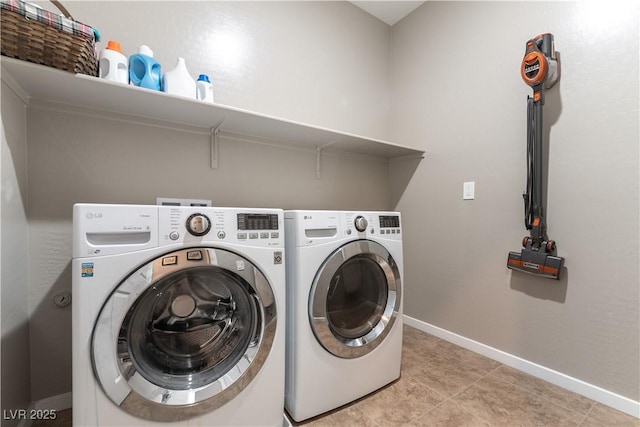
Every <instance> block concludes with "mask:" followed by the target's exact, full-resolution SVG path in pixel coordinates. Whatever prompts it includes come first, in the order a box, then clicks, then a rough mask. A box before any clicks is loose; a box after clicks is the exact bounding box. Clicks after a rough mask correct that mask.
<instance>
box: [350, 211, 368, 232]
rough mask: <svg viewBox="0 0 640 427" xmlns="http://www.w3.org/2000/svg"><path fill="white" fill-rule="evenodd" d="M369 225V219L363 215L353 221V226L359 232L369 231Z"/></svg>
mask: <svg viewBox="0 0 640 427" xmlns="http://www.w3.org/2000/svg"><path fill="white" fill-rule="evenodd" d="M368 224H369V223H368V222H367V219H366V218H365V217H363V216H361V215H358V216H357V217H356V219H355V221H353V225H355V226H356V230H358V231H364V230H366V229H367V225H368Z"/></svg>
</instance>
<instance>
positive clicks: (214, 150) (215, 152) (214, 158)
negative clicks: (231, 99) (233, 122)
mask: <svg viewBox="0 0 640 427" xmlns="http://www.w3.org/2000/svg"><path fill="white" fill-rule="evenodd" d="M223 121H224V119H222V120H221V121H220V123H218V124H217V125H215V126H213V127H212V128H210V129H209V144H210V145H211V169H218V165H219V160H220V158H219V147H220V141H219V138H218V134H219V133H220V125H222V122H223Z"/></svg>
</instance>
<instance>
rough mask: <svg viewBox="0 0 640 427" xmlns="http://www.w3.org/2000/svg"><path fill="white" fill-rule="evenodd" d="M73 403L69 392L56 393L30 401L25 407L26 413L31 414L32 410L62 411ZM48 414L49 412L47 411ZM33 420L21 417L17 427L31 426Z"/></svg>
mask: <svg viewBox="0 0 640 427" xmlns="http://www.w3.org/2000/svg"><path fill="white" fill-rule="evenodd" d="M72 405H73V398H72V395H71V392H69V393H63V394H58V395H56V396H51V397H47V398H45V399H42V400H36V401H35V402H31V405H29V408H27V413H28V414H31V413H32V412H33V411H55V412H58V411H63V410H65V409H69V408H71V406H72ZM49 414H50V413H49ZM32 423H33V421H32V420H31V419H29V418H28V417H27V418H23V419H22V420H20V423H19V424H18V427H31V424H32Z"/></svg>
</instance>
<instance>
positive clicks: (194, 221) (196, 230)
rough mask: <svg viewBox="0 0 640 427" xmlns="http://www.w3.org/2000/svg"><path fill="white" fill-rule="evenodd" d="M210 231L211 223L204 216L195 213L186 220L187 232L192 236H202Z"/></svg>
mask: <svg viewBox="0 0 640 427" xmlns="http://www.w3.org/2000/svg"><path fill="white" fill-rule="evenodd" d="M210 229H211V221H210V220H209V218H207V216H206V215H204V214H201V213H196V214H193V215H191V216H190V217H189V218H188V219H187V231H188V232H189V233H191V234H193V235H194V236H204V235H205V234H207V233H208V232H209V230H210Z"/></svg>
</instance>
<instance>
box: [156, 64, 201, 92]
mask: <svg viewBox="0 0 640 427" xmlns="http://www.w3.org/2000/svg"><path fill="white" fill-rule="evenodd" d="M162 90H163V91H164V92H167V93H170V94H172V95H180V96H186V97H187V98H191V99H196V81H195V80H193V78H192V77H191V75H190V74H189V70H187V65H186V64H185V62H184V58H178V62H177V63H176V66H175V68H174V69H173V70H170V71H166V72H165V73H164V75H163V76H162Z"/></svg>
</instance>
